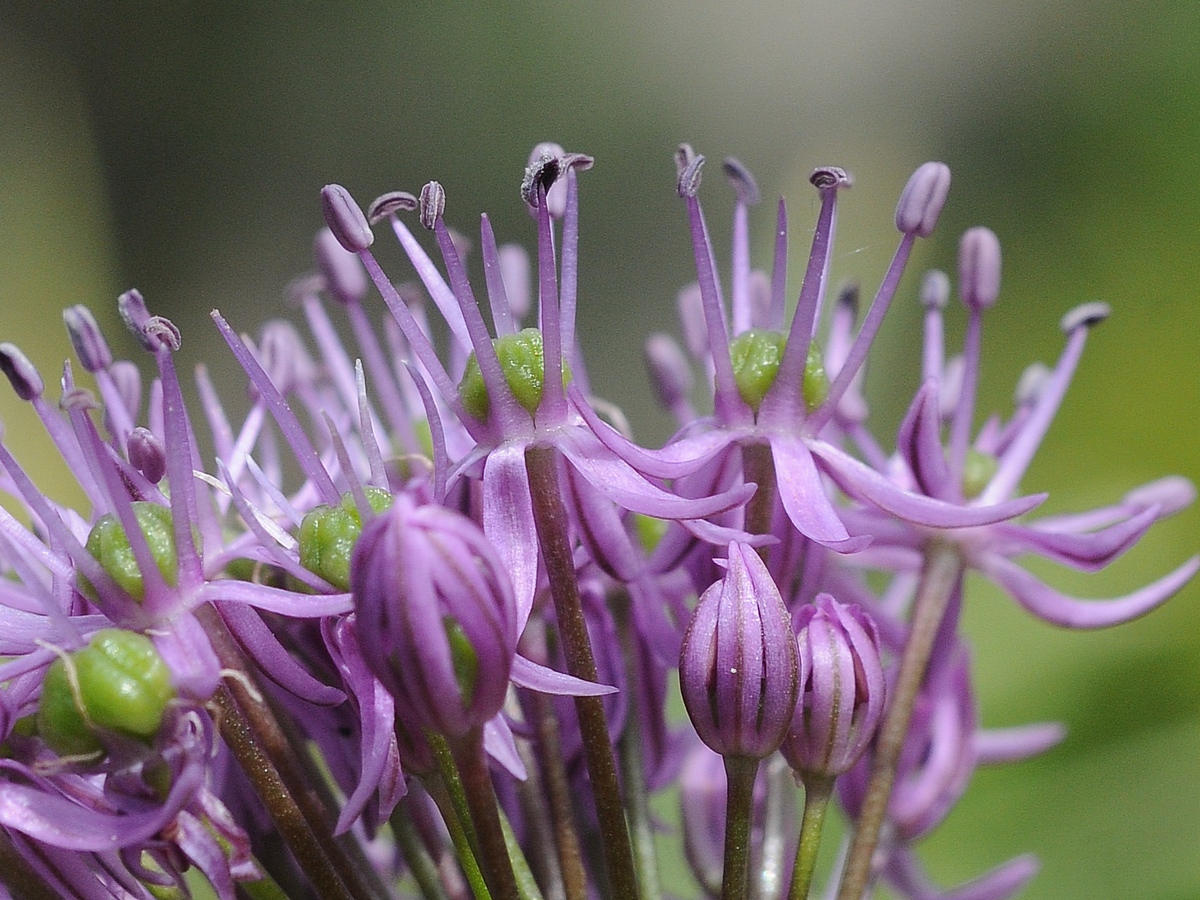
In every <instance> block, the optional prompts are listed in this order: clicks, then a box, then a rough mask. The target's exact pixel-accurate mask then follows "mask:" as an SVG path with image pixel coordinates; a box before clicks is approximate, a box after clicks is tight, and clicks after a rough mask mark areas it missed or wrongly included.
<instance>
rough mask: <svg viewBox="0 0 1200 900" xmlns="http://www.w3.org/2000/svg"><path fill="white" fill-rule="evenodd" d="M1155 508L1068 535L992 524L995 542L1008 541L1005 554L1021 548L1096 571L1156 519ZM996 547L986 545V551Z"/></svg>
mask: <svg viewBox="0 0 1200 900" xmlns="http://www.w3.org/2000/svg"><path fill="white" fill-rule="evenodd" d="M1158 514H1159V507H1157V506H1151V507H1149V508H1147V509H1144V510H1142V511H1141V512H1140V513H1138V514H1137V515H1135V516H1132V517H1130V518H1128V519H1126V520H1125V521H1124V522H1118V523H1117V524H1115V525H1111V526H1109V527H1108V528H1105V529H1104V530H1102V531H1093V532H1090V533H1088V534H1070V533H1063V532H1059V531H1044V530H1042V529H1041V528H1039V527H1038V523H1034V524H1033V525H1031V526H1025V525H1016V524H1013V523H1011V522H1003V523H1001V524H999V525H997V526H995V529H994V532H995V534H996V537H997V539H998V543H1003V544H1007V543H1008V542H1011V549H1010V548H1009V547H1005V551H1006V553H1007V555H1015V554H1017V553H1021V552H1024V551H1028V552H1032V553H1037V554H1038V555H1039V556H1045V557H1047V558H1048V559H1053V560H1055V561H1056V562H1060V563H1062V564H1063V565H1067V566H1071V567H1072V568H1075V569H1079V570H1081V571H1084V572H1097V571H1099V570H1100V569H1103V568H1104V567H1105V566H1107V565H1108V564H1109V563H1110V562H1112V561H1113V560H1114V559H1116V558H1117V557H1118V556H1120V555H1121V554H1122V553H1124V552H1125V551H1126V550H1128V549H1129V548H1130V547H1132V546H1133V545H1134V544H1136V543H1137V542H1138V541H1139V540H1141V537H1142V535H1143V534H1145V533H1146V531H1147V530H1148V529H1149V528H1150V526H1151V525H1153V524H1154V523H1155V522H1156V521H1157V520H1158ZM994 549H996V548H995V546H989V550H994Z"/></svg>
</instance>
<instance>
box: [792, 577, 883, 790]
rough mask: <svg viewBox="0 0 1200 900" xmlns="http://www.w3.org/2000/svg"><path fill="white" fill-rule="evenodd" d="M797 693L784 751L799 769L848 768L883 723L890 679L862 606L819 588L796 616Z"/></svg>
mask: <svg viewBox="0 0 1200 900" xmlns="http://www.w3.org/2000/svg"><path fill="white" fill-rule="evenodd" d="M796 624H797V625H798V626H799V633H798V635H797V638H796V640H797V643H798V644H799V653H800V681H801V684H800V694H799V696H798V697H797V698H796V715H795V717H794V718H793V719H792V726H791V728H790V729H788V735H787V738H786V739H784V742H783V746H782V747H781V748H780V750H781V751H782V753H783V756H784V759H786V760H787V761H788V764H789V765H790V766H791V767H792V768H793V769H794V770H795V771H797V772H799V773H801V774H805V775H808V774H811V775H814V776H817V777H820V778H836V777H837V776H839V775H841V774H842V773H844V772H848V771H849V770H850V769H851V768H852V767H853V766H854V764H855V763H856V762H857V761H858V758H859V757H860V756H862V754H863V752H864V751H865V750H866V749H867V745H868V744H869V743H870V741H871V738H872V737H874V735H875V729H876V728H877V727H878V726H879V720H880V717H881V716H882V715H883V708H884V703H885V694H886V683H885V681H884V677H883V665H882V663H881V662H880V659H879V634H878V632H877V630H876V628H875V623H874V622H873V621H872V620H871V619H870V617H869V616H867V614H866V613H865V612H864V611H863V610H862V609H861V608H860V607H858V606H855V605H845V604H842V603H839V602H838V601H837V600H834V599H833V597H831V596H830V595H829V594H819V595H818V596H817V599H816V601H815V602H814V603H813V604H812V605H811V606H806V607H804V608H802V609H801V610H800V611H799V613H798V614H797V616H796Z"/></svg>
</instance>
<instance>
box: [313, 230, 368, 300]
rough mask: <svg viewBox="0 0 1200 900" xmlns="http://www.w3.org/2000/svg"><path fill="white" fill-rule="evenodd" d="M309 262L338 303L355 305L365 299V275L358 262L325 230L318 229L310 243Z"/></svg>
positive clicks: (360, 263)
mask: <svg viewBox="0 0 1200 900" xmlns="http://www.w3.org/2000/svg"><path fill="white" fill-rule="evenodd" d="M313 258H314V259H315V260H316V263H317V268H318V269H319V270H320V271H321V274H322V275H324V276H325V286H326V287H327V288H328V289H329V293H331V294H333V297H334V299H335V300H337V301H338V302H339V303H343V304H350V303H358V302H360V301H361V300H362V299H363V298H364V297H365V296H367V273H366V272H365V271H364V270H363V266H362V262H361V261H360V260H359V258H358V256H357V254H354V253H350V252H348V251H347V250H346V248H345V247H343V246H342V244H341V242H340V241H339V240H338V239H337V238H336V237H334V234H333V232H332V231H330V230H329V229H328V228H322V229H321V230H320V231H318V232H317V236H316V238H314V239H313Z"/></svg>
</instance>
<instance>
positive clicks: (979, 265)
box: [958, 228, 1000, 311]
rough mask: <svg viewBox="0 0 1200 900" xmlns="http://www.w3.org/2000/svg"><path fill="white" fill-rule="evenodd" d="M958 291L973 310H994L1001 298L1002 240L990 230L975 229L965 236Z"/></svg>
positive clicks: (960, 261)
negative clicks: (997, 299)
mask: <svg viewBox="0 0 1200 900" xmlns="http://www.w3.org/2000/svg"><path fill="white" fill-rule="evenodd" d="M958 291H959V294H960V295H961V296H962V300H963V303H965V304H966V305H967V307H968V308H969V309H971V310H972V311H982V310H985V309H989V308H991V307H992V306H993V305H994V304H995V302H996V298H997V297H998V296H999V295H1000V240H999V238H997V237H996V234H995V232H993V231H992V230H991V229H990V228H972V229H971V230H970V231H968V232H967V233H966V234H964V235H963V236H962V242H961V243H960V244H959V247H958Z"/></svg>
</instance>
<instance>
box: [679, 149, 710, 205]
mask: <svg viewBox="0 0 1200 900" xmlns="http://www.w3.org/2000/svg"><path fill="white" fill-rule="evenodd" d="M684 146H686V145H684ZM688 150H691V148H690V147H688ZM682 158H683V157H682V156H680V155H678V154H677V156H676V162H679V161H680V160H681V159H682ZM703 168H704V157H703V156H701V155H700V154H698V153H696V154H692V155H691V156H690V157H689V158H688V161H687V165H686V166H684V167H683V168H682V169H680V170H679V180H678V181H677V182H676V185H675V190H676V191H677V192H678V193H679V196H680V197H682V198H683V199H685V200H688V199H690V198H692V197H695V196H696V193H697V192H698V191H699V190H700V181H701V175H700V171H701V169H703Z"/></svg>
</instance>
